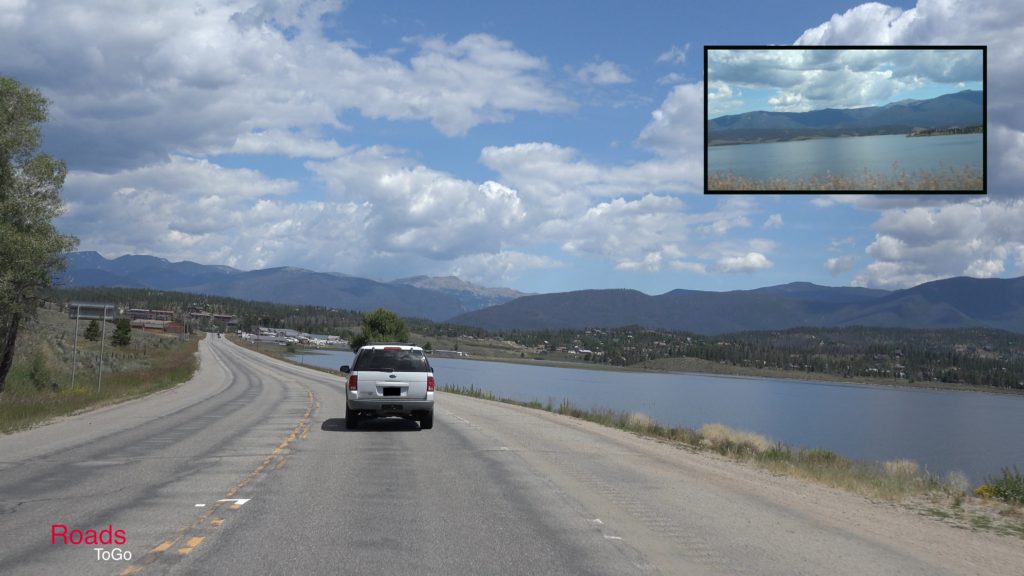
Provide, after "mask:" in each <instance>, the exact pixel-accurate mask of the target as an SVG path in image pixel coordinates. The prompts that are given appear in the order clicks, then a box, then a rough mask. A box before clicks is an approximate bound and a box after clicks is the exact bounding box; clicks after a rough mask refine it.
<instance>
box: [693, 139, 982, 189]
mask: <svg viewBox="0 0 1024 576" xmlns="http://www.w3.org/2000/svg"><path fill="white" fill-rule="evenodd" d="M984 136H985V135H984V134H960V135H948V136H924V137H915V138H907V137H906V136H903V135H899V134H894V135H887V136H858V137H850V138H819V139H815V140H798V141H791V142H770V143H764V144H730V145H726V146H710V147H708V173H714V172H726V173H731V174H735V175H737V176H742V177H744V178H750V179H755V180H764V179H768V178H782V179H786V180H802V179H809V178H811V177H814V176H820V177H823V176H825V175H826V173H831V174H833V175H839V176H847V177H860V176H863V174H864V170H865V169H867V170H868V171H869V172H871V173H874V174H878V175H881V176H886V177H892V176H894V173H893V162H897V163H898V164H899V171H900V172H906V173H908V174H910V173H913V172H914V171H917V170H931V171H937V170H945V169H947V168H950V167H953V168H963V167H965V166H967V167H971V168H974V169H976V170H977V171H978V172H979V173H980V172H981V170H982V167H983V140H982V138H984Z"/></svg>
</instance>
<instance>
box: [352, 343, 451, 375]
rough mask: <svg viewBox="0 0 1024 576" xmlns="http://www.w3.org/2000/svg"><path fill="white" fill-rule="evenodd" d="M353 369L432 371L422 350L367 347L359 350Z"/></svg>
mask: <svg viewBox="0 0 1024 576" xmlns="http://www.w3.org/2000/svg"><path fill="white" fill-rule="evenodd" d="M352 370H354V371H359V370H369V371H373V372H388V371H392V370H393V371H395V372H430V371H431V370H430V364H428V363H427V357H426V356H424V355H423V351H422V350H386V349H382V348H366V349H364V350H362V351H361V352H359V356H357V357H356V361H355V365H354V366H353V367H352Z"/></svg>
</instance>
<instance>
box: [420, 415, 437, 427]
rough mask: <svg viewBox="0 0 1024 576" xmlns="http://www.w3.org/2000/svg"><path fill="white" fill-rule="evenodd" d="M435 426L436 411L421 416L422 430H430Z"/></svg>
mask: <svg viewBox="0 0 1024 576" xmlns="http://www.w3.org/2000/svg"><path fill="white" fill-rule="evenodd" d="M433 427H434V413H433V412H427V413H426V414H424V415H423V416H420V430H430V429H431V428H433Z"/></svg>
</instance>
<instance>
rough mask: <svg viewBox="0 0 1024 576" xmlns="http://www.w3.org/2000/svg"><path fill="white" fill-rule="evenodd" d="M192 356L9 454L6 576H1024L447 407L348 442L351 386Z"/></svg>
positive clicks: (757, 484)
mask: <svg viewBox="0 0 1024 576" xmlns="http://www.w3.org/2000/svg"><path fill="white" fill-rule="evenodd" d="M200 354H201V361H202V367H201V370H200V372H199V373H198V375H197V377H196V378H195V379H193V380H192V381H191V382H189V383H187V384H184V385H182V386H179V387H177V388H175V389H173V390H169V391H166V392H161V393H159V394H155V395H153V396H150V397H148V398H145V399H141V400H136V401H132V402H129V403H125V404H121V405H118V406H113V407H108V408H104V409H101V410H96V411H93V412H90V413H87V414H83V415H79V416H75V417H71V418H67V419H63V420H61V421H58V422H56V423H53V424H50V425H47V426H42V427H38V428H35V429H33V430H29V431H25V432H20V433H17V434H12V435H8V436H3V437H0V574H4V575H18V574H167V573H170V574H289V575H290V574H360V575H363V574H437V575H467V576H468V575H474V576H475V575H487V574H495V575H499V574H500V575H515V574H523V575H542V574H609V575H625V574H785V575H790V574H857V575H860V574H886V575H888V574H922V575H933V574H1021V573H1024V541H1022V540H1020V539H1017V538H1011V537H1006V536H997V535H994V534H990V533H985V532H970V531H967V530H962V529H956V528H953V527H949V526H946V525H943V524H941V523H940V522H938V521H936V520H934V519H930V518H924V517H921V516H919V515H917V514H914V513H912V512H909V511H907V510H904V509H902V508H900V507H897V506H892V505H887V504H884V503H872V502H869V501H867V500H865V499H864V498H860V497H856V496H851V495H849V494H846V493H843V492H839V491H835V490H831V489H827V488H823V487H820V486H816V485H811V484H807V483H804V482H801V481H798V480H794V479H790V478H784V477H776V476H772V475H770V474H768V473H766V472H764V471H760V470H756V469H753V468H750V467H747V466H743V465H740V464H736V463H733V462H730V461H727V460H725V459H722V458H718V457H715V456H711V455H708V454H694V453H691V452H689V451H686V450H683V449H679V448H676V447H673V446H669V445H666V444H662V443H658V442H655V441H652V440H648V439H643V438H638V437H635V436H633V435H631V434H628V433H624V432H621V431H617V430H611V429H607V428H603V427H600V426H597V425H593V424H590V423H586V422H581V421H577V420H573V419H571V418H567V417H562V416H558V415H554V414H548V413H544V412H541V411H536V410H528V409H524V408H518V407H513V406H506V405H503V404H498V403H493V402H486V401H482V400H476V399H471V398H465V397H459V396H452V395H447V394H440V393H439V394H438V400H437V406H436V409H435V410H436V412H435V426H434V429H433V430H423V431H421V430H419V426H418V424H416V423H414V422H406V421H403V420H399V419H385V420H375V421H368V422H364V423H362V424H361V425H360V427H359V429H357V430H353V431H348V430H345V427H344V420H343V418H344V414H345V397H344V393H343V390H342V388H341V386H340V384H341V378H340V377H339V376H333V375H330V374H325V373H322V372H316V371H312V370H307V369H305V368H302V367H296V366H292V365H288V364H285V363H282V362H278V361H275V360H272V359H269V358H266V357H264V356H259V355H257V354H254V353H251V352H249V351H246V350H243V349H241V348H239V347H237V346H235V345H233V344H230V343H229V342H228V341H227V340H222V339H207V340H205V341H204V342H203V343H202V344H201V345H200ZM438 381H439V382H440V383H442V384H443V383H444V375H443V374H438ZM90 531H91V532H90ZM90 538H93V539H97V540H98V543H95V544H94V543H93V542H94V541H96V540H90ZM75 540H77V541H79V542H81V543H80V544H77V545H76V544H74V543H73V542H74V541H75ZM65 541H67V543H65ZM97 548H99V549H100V550H96V549H97ZM129 554H130V559H128V558H125V556H127V555H129Z"/></svg>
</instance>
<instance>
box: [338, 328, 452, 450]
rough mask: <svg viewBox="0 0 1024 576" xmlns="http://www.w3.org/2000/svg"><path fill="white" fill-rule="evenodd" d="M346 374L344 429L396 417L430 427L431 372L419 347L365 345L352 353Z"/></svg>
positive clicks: (342, 370)
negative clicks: (369, 421) (352, 357)
mask: <svg viewBox="0 0 1024 576" xmlns="http://www.w3.org/2000/svg"><path fill="white" fill-rule="evenodd" d="M341 372H342V373H343V374H346V375H347V379H346V385H347V391H346V399H345V428H348V429H352V428H355V427H356V426H358V425H359V422H360V421H361V420H363V419H364V418H379V417H386V416H400V417H402V418H406V419H409V420H418V421H419V423H420V428H421V429H423V430H429V429H431V428H433V427H434V387H435V384H434V370H433V369H432V368H431V367H430V362H428V361H427V356H426V355H425V354H424V353H423V349H422V348H420V347H419V346H412V345H409V344H369V345H367V346H363V347H362V348H360V349H359V350H358V351H357V352H356V356H355V359H354V360H353V361H352V366H351V367H350V366H342V367H341Z"/></svg>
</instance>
